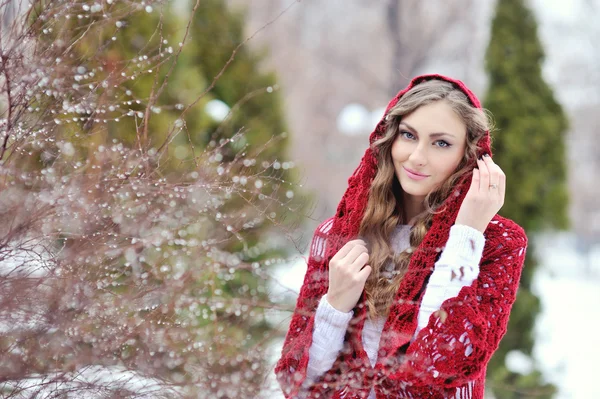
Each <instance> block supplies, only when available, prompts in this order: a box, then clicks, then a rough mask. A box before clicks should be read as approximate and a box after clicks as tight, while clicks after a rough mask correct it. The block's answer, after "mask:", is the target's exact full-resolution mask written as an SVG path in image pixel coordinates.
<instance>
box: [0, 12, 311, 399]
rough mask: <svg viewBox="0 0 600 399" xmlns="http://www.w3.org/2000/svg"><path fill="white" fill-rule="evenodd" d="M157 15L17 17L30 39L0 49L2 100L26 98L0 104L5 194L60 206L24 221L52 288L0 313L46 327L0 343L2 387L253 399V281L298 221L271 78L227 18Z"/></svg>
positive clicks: (260, 373)
mask: <svg viewBox="0 0 600 399" xmlns="http://www.w3.org/2000/svg"><path fill="white" fill-rule="evenodd" d="M2 4H3V5H4V6H8V5H7V3H6V4H5V3H2ZM172 4H173V2H161V1H156V2H152V1H148V2H145V4H132V3H129V2H120V1H114V2H107V3H105V4H102V5H100V4H94V5H87V4H84V3H81V4H79V3H77V4H75V5H73V4H70V3H69V2H67V1H58V2H53V4H51V3H50V2H46V1H41V0H40V1H37V2H35V3H34V4H33V7H32V10H33V11H32V12H30V13H29V14H28V21H29V24H30V26H31V28H30V29H29V30H27V29H25V30H23V31H21V30H19V31H14V32H13V33H14V34H15V39H17V38H18V36H19V35H20V34H23V33H24V32H26V35H27V36H26V37H27V38H28V39H31V40H32V53H31V54H29V56H30V59H29V66H31V67H33V66H35V67H36V68H39V69H37V70H35V71H34V72H33V73H32V74H31V76H29V75H28V72H29V70H28V65H27V64H26V63H22V64H19V63H17V62H15V61H16V57H17V55H18V54H19V52H18V51H16V50H15V51H9V50H14V49H9V48H8V44H11V43H10V42H4V46H6V48H5V49H3V50H6V52H5V54H7V57H8V55H10V56H11V57H12V56H14V57H15V60H10V59H8V58H7V60H10V61H11V62H14V63H13V64H9V63H8V64H7V65H10V66H11V70H10V71H8V70H7V73H6V74H5V75H6V77H7V79H6V80H8V84H7V86H6V87H7V89H8V90H10V88H11V87H13V88H14V87H17V88H18V87H22V86H20V85H21V81H20V80H19V78H23V79H27V78H29V79H31V80H30V81H29V83H30V84H31V83H33V86H32V89H31V93H28V94H27V95H25V96H23V97H20V98H19V99H20V100H23V101H22V102H19V101H20V100H19V101H17V97H16V96H15V93H16V92H17V91H15V90H14V89H13V92H12V96H11V95H10V94H9V95H6V94H7V92H0V95H1V96H0V97H2V98H1V100H3V101H2V106H0V108H1V109H0V111H1V112H2V114H3V115H8V116H9V117H8V122H9V124H8V129H7V132H8V133H7V137H9V138H10V140H9V146H8V151H7V152H6V154H4V155H5V157H4V159H3V165H5V166H6V167H8V166H10V167H12V168H15V170H17V171H18V173H16V174H15V176H17V175H18V176H27V179H26V180H27V183H26V182H22V181H20V178H15V180H13V181H12V182H10V179H9V182H8V183H6V182H5V183H6V184H8V185H11V184H12V185H13V186H14V185H16V186H18V187H19V188H20V191H19V194H18V195H20V196H22V197H23V198H24V197H26V196H28V195H31V196H32V197H33V198H37V197H38V196H39V195H42V193H44V192H49V193H52V194H51V195H50V194H44V195H49V196H53V195H56V196H61V195H67V194H68V196H69V200H68V201H67V202H68V207H67V206H65V208H64V209H61V211H60V212H58V211H56V210H54V209H53V208H52V207H50V208H49V210H48V213H47V214H44V215H36V217H39V220H41V221H42V223H44V224H45V225H46V227H45V229H46V233H47V234H46V235H47V237H48V238H49V239H50V240H51V241H52V244H53V248H54V249H58V248H60V251H57V253H58V255H57V256H56V258H53V257H51V258H52V261H53V262H54V263H53V262H49V263H52V264H53V265H54V266H52V267H49V270H52V273H54V272H55V270H56V269H54V267H55V266H56V267H58V266H57V265H61V266H60V270H61V271H60V273H61V275H62V276H63V278H62V279H58V280H53V283H52V284H48V285H49V286H50V285H51V286H52V287H54V288H55V289H54V290H49V291H51V292H52V294H49V296H48V297H44V296H43V295H42V296H41V297H40V296H32V297H31V298H30V302H28V304H27V305H25V302H19V301H18V300H16V302H15V300H13V302H11V301H10V300H11V298H10V295H9V292H6V295H5V296H4V297H3V298H1V299H2V305H3V306H2V308H3V309H9V308H10V306H17V307H19V308H23V309H24V308H27V307H29V306H30V305H31V306H33V305H35V306H38V305H39V302H42V303H44V302H46V303H47V304H48V309H47V310H48V312H54V313H55V314H56V315H59V317H55V318H53V319H52V321H51V322H50V323H49V325H50V326H51V328H43V329H40V330H39V331H38V332H36V333H35V334H33V335H31V334H30V333H27V332H23V331H17V330H11V333H10V334H7V335H6V339H5V340H4V341H0V354H9V353H10V354H11V355H10V362H6V363H5V364H4V366H5V367H4V368H3V370H2V372H1V373H0V374H2V375H3V376H4V377H5V378H7V379H11V380H13V381H18V380H19V379H24V378H26V377H27V376H30V375H31V374H32V373H36V374H37V375H48V373H63V372H67V371H78V370H80V369H81V368H84V367H89V366H97V365H102V366H113V365H120V366H124V367H125V368H126V369H128V370H136V371H138V372H141V373H142V374H143V375H145V376H148V377H156V378H160V379H164V380H166V381H168V382H169V384H174V385H178V386H180V387H183V388H185V389H184V390H183V391H182V392H184V393H185V394H186V395H190V397H199V396H198V395H200V394H202V395H206V396H207V397H215V398H218V397H255V396H256V395H257V394H258V392H259V390H260V389H261V385H262V382H263V381H264V379H265V376H266V374H267V373H268V372H269V364H267V362H268V359H267V357H266V356H265V351H266V349H267V347H268V345H269V342H270V339H271V326H270V325H269V324H268V322H267V321H266V318H265V313H266V311H267V310H268V309H269V308H270V307H271V305H272V304H270V300H269V297H268V288H267V285H268V284H269V270H270V269H271V268H272V267H273V266H275V265H276V264H278V263H279V262H281V259H282V258H284V257H285V256H287V255H289V254H290V253H291V251H292V248H293V243H292V242H291V241H290V240H289V237H287V238H286V237H285V234H286V233H290V232H292V231H293V229H294V228H295V227H296V225H297V223H298V222H299V221H301V218H302V215H303V206H302V205H300V202H299V201H297V199H300V197H301V195H299V194H300V193H299V192H298V191H297V188H298V185H297V176H296V175H295V174H294V169H293V168H294V164H293V162H289V161H286V156H287V146H288V135H287V132H286V130H287V128H286V122H285V117H284V115H283V107H282V104H281V96H280V93H279V90H278V86H277V80H276V76H275V74H274V73H272V72H268V71H265V70H264V67H262V66H261V63H262V60H263V57H264V53H262V52H257V51H252V50H250V49H249V48H248V46H246V45H245V41H244V36H243V35H244V33H243V28H244V15H243V13H241V12H239V11H238V12H232V11H230V10H229V9H228V8H227V7H226V5H225V4H224V2H223V1H222V0H207V1H201V2H190V3H189V4H188V5H187V7H188V8H187V9H186V11H185V12H184V13H182V14H177V13H176V12H174V11H173V10H172V9H171V8H170V6H171V5H172ZM188 23H189V26H187V25H188ZM188 28H189V31H188V30H187V29H188ZM17 42H18V40H15V41H14V42H13V43H12V44H14V45H15V46H16V45H17ZM182 43H183V44H182ZM23 59H24V58H23ZM23 59H20V61H23ZM18 67H22V68H23V69H18ZM9 77H10V79H8V78H9ZM4 100H5V101H4ZM26 110H27V111H28V112H25V111H26ZM16 126H22V127H23V129H22V131H21V132H17V131H16ZM26 127H27V128H28V129H26ZM32 132H33V134H32ZM19 134H20V136H19ZM36 135H37V136H36ZM18 137H21V138H22V139H21V140H19V139H17V138H18ZM7 170H8V169H7ZM39 175H43V176H48V175H55V177H53V178H52V179H51V180H48V179H43V180H36V179H37V177H36V176H39ZM73 182H77V187H78V189H73V188H69V187H68V185H69V184H75V183H73ZM7 187H8V186H7ZM198 188H201V190H200V191H202V192H203V194H199V193H198V192H197V189H198ZM7 192H8V191H7ZM144 198H147V202H146V201H145V200H144ZM3 199H4V200H7V197H3ZM140 199H142V200H141V202H140ZM7 201H8V200H7ZM24 202H26V201H25V200H19V201H15V202H11V201H8V202H3V204H4V205H6V207H5V208H4V209H5V211H4V212H2V213H0V216H1V217H2V218H9V219H10V217H11V215H15V214H19V215H20V217H23V218H24V220H27V217H28V215H26V214H23V213H21V212H20V211H19V212H17V211H16V209H18V207H19V206H22V205H23V203H24ZM71 202H72V203H71ZM52 204H53V205H54V204H61V205H64V204H65V200H64V199H62V198H61V199H60V200H59V199H58V198H57V199H53V200H52ZM74 204H78V206H75V205H74ZM84 204H85V205H84ZM173 208H174V209H173ZM194 212H195V213H194ZM7 220H8V219H7ZM75 220H79V221H77V222H75ZM4 225H5V226H9V225H10V224H9V223H5V224H4ZM35 226H37V225H36V224H35V223H31V229H30V230H27V229H22V234H34V233H35V231H34V230H35V228H37V227H35ZM50 226H52V227H50ZM75 226H78V227H75ZM15 228H16V227H15ZM3 233H5V234H6V237H13V238H14V237H15V234H16V233H15V231H13V230H11V228H9V227H7V230H6V231H3ZM19 234H21V233H19ZM92 237H93V238H92ZM144 237H145V238H144ZM152 237H154V238H152ZM146 240H147V241H146ZM189 243H197V244H194V245H197V246H196V247H195V248H196V249H191V248H188V247H187V246H188V244H189ZM190 245H191V244H190ZM3 248H4V247H3ZM52 252H53V251H52V250H50V251H49V253H52ZM8 258H10V257H8ZM76 265H80V267H77V266H76ZM83 265H85V266H83ZM21 267H25V266H19V267H17V269H19V268H21ZM52 273H50V274H52ZM56 273H58V272H56ZM9 274H10V273H9ZM13 274H18V273H13ZM6 278H8V277H6ZM47 279H48V275H47V274H45V275H43V276H41V277H40V281H42V280H47ZM7 281H8V280H7ZM19 281H20V280H19ZM20 282H21V281H20ZM83 286H85V289H84V288H82V287H83ZM17 287H21V288H22V287H23V286H22V285H19V284H16V283H15V284H14V288H15V289H16V288H17ZM83 291H85V292H86V294H85V295H84V296H82V295H81V293H82V292H83ZM11 292H12V291H11ZM107 294H108V296H107ZM107 298H109V299H108V300H107ZM36 300H37V301H38V304H35V303H34V302H35V301H36ZM32 304H33V305H32ZM100 308H102V310H99V309H100ZM107 309H110V312H108V313H104V311H105V310H107ZM46 314H47V313H46ZM27 316H31V317H32V318H33V316H32V315H31V314H29V313H27V312H26V313H25V319H27ZM42 319H43V317H42ZM59 342H63V344H61V345H62V347H63V348H64V350H63V349H61V350H57V348H59V347H61V345H59ZM14 345H17V346H18V347H19V346H20V347H22V351H23V353H26V352H35V353H36V357H37V359H36V361H35V362H32V361H31V359H30V358H29V357H27V356H25V357H23V356H19V355H15V353H16V352H15V347H14ZM67 349H68V350H67ZM108 384H109V385H110V382H109V383H108ZM1 388H3V387H2V386H0V389H1Z"/></svg>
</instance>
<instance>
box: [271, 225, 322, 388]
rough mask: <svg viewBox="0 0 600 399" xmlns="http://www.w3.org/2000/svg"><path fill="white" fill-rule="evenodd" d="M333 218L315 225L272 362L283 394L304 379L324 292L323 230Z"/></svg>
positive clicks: (299, 385) (302, 382) (299, 386)
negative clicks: (303, 270)
mask: <svg viewBox="0 0 600 399" xmlns="http://www.w3.org/2000/svg"><path fill="white" fill-rule="evenodd" d="M332 224H333V218H331V219H328V220H326V221H325V222H323V223H322V224H321V225H320V226H319V227H317V229H316V231H315V234H314V236H313V239H312V243H311V246H310V254H309V258H308V262H307V263H308V265H307V270H306V274H305V276H304V282H303V284H302V287H301V288H300V294H299V296H298V300H297V302H296V308H295V309H294V313H293V315H292V320H291V321H290V326H289V329H288V331H287V334H286V336H285V340H284V342H283V348H282V351H281V357H280V359H279V360H278V361H277V363H276V364H275V370H274V372H275V375H276V378H277V382H278V383H279V385H280V387H281V389H282V391H283V395H284V396H285V398H297V397H298V395H299V393H300V390H301V388H302V389H303V388H304V386H305V381H306V383H310V381H308V380H306V375H307V371H308V361H309V357H310V354H309V350H310V348H311V346H312V342H313V328H314V325H315V319H316V317H315V314H316V309H317V306H318V303H319V300H320V298H322V297H323V295H325V294H326V293H327V289H328V287H329V272H328V270H327V267H326V265H325V262H323V261H322V260H323V257H324V256H325V255H326V251H325V243H326V238H327V232H328V231H329V229H330V228H331V226H332Z"/></svg>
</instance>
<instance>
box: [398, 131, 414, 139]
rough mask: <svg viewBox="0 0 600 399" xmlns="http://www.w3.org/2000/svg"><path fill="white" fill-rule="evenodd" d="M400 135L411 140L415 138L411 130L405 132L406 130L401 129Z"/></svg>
mask: <svg viewBox="0 0 600 399" xmlns="http://www.w3.org/2000/svg"><path fill="white" fill-rule="evenodd" d="M400 136H402V137H404V138H406V139H409V140H412V139H414V138H415V136H414V134H412V133H411V132H407V131H406V130H401V131H400Z"/></svg>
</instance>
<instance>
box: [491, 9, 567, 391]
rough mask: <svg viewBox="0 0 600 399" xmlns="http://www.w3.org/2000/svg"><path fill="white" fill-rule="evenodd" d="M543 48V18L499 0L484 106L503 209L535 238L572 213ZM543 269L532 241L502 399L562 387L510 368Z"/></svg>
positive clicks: (498, 359) (502, 356)
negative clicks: (501, 181) (502, 184)
mask: <svg viewBox="0 0 600 399" xmlns="http://www.w3.org/2000/svg"><path fill="white" fill-rule="evenodd" d="M543 59H544V50H543V48H542V44H541V43H540V40H539V39H538V36H537V23H536V20H535V17H534V15H533V13H532V12H531V11H530V10H529V9H528V7H527V6H526V4H524V1H523V0H499V1H498V3H497V6H496V13H495V17H494V19H493V23H492V32H491V39H490V43H489V47H488V49H487V54H486V70H487V73H488V76H489V89H488V93H487V97H486V100H485V103H484V105H485V107H486V108H487V109H489V110H490V111H491V112H492V114H493V115H494V118H495V123H496V126H495V128H496V131H495V134H494V142H493V149H494V154H495V155H494V160H495V162H496V163H498V165H500V166H501V167H502V169H503V170H504V172H505V173H506V180H507V186H508V189H507V192H506V199H505V203H504V206H503V208H502V209H501V211H500V214H502V215H503V216H506V217H508V218H511V219H513V220H515V221H516V222H517V223H519V224H520V225H521V226H523V228H524V229H525V231H526V232H527V233H528V235H529V237H530V238H531V236H532V234H533V233H535V232H538V231H541V230H544V229H549V228H558V229H564V228H566V227H567V225H568V218H567V204H568V194H567V182H566V153H565V133H566V130H567V123H568V122H567V118H566V117H565V114H564V112H563V110H562V108H561V106H560V104H559V103H558V102H557V100H556V99H555V96H554V93H553V91H552V89H551V88H550V87H549V86H548V84H547V83H546V82H545V81H544V78H543V76H542V62H543ZM536 267H537V260H536V259H535V249H534V247H533V242H532V240H530V241H529V248H528V252H527V259H526V261H525V266H524V269H523V274H522V277H521V285H520V287H519V291H518V294H517V301H516V302H515V304H514V307H513V310H512V313H511V318H510V322H509V327H508V332H507V334H506V336H505V337H504V339H503V340H502V342H501V344H500V347H499V349H498V351H497V352H496V354H495V355H494V357H493V358H492V359H491V361H490V365H489V368H488V375H487V378H488V383H489V385H490V388H491V390H493V392H494V393H495V395H496V397H499V398H515V399H516V398H522V397H529V396H527V392H530V393H531V395H535V397H536V398H551V397H553V395H554V393H555V391H556V388H555V387H554V386H553V385H552V384H548V383H547V382H545V381H544V379H543V376H542V375H541V373H540V371H539V370H538V369H537V367H536V366H535V365H534V369H533V370H532V371H531V372H530V373H528V374H527V375H522V374H519V373H514V372H511V371H510V370H508V369H507V367H506V365H505V361H506V356H507V353H508V352H509V351H511V350H519V351H521V352H523V353H524V354H526V355H527V356H531V353H532V349H533V345H534V325H535V320H536V317H537V314H538V313H539V311H540V300H539V298H538V297H537V296H535V295H534V293H533V292H532V290H531V288H532V287H531V285H532V277H533V275H534V273H535V270H536Z"/></svg>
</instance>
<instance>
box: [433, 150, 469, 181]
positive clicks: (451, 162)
mask: <svg viewBox="0 0 600 399" xmlns="http://www.w3.org/2000/svg"><path fill="white" fill-rule="evenodd" d="M449 155H450V154H449ZM462 158H463V152H460V153H458V152H457V153H455V154H452V155H451V156H449V157H448V158H446V161H445V162H443V163H440V167H439V169H438V170H440V171H441V172H442V175H444V179H445V178H448V177H450V175H452V173H454V171H455V170H456V168H458V165H459V164H460V161H461V160H462Z"/></svg>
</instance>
